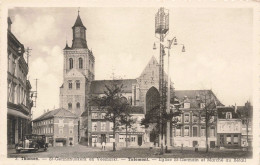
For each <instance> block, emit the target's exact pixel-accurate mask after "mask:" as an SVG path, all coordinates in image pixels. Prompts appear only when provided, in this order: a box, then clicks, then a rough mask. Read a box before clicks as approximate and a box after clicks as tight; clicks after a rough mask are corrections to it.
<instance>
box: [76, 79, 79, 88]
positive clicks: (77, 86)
mask: <svg viewBox="0 0 260 165" xmlns="http://www.w3.org/2000/svg"><path fill="white" fill-rule="evenodd" d="M76 89H80V81H76Z"/></svg>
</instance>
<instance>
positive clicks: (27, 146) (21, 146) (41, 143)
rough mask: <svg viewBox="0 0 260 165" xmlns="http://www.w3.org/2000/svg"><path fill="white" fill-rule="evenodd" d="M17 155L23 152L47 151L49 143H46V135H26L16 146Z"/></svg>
mask: <svg viewBox="0 0 260 165" xmlns="http://www.w3.org/2000/svg"><path fill="white" fill-rule="evenodd" d="M15 149H16V153H20V152H21V151H29V152H38V150H40V149H43V151H47V149H48V143H46V137H45V135H36V134H30V135H24V136H23V140H21V141H20V142H19V143H18V144H16V145H15Z"/></svg>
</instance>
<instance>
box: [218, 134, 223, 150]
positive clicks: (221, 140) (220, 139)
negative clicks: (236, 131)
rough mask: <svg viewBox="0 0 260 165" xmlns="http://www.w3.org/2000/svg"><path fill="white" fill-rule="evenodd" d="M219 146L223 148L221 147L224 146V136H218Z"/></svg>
mask: <svg viewBox="0 0 260 165" xmlns="http://www.w3.org/2000/svg"><path fill="white" fill-rule="evenodd" d="M219 145H220V147H223V146H224V135H220V138H219Z"/></svg>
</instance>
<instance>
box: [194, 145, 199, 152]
mask: <svg viewBox="0 0 260 165" xmlns="http://www.w3.org/2000/svg"><path fill="white" fill-rule="evenodd" d="M198 151H199V145H198V144H196V145H195V152H198Z"/></svg>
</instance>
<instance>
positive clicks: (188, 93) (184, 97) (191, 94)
mask: <svg viewBox="0 0 260 165" xmlns="http://www.w3.org/2000/svg"><path fill="white" fill-rule="evenodd" d="M205 93H209V94H211V95H212V96H213V97H215V100H216V104H217V106H224V105H223V104H222V103H221V102H220V101H219V100H218V98H217V97H216V96H215V94H214V93H213V92H212V90H175V91H174V96H175V97H176V98H177V99H178V100H179V101H180V102H190V107H191V108H199V107H200V103H202V102H203V99H202V98H201V97H202V95H205Z"/></svg>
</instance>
